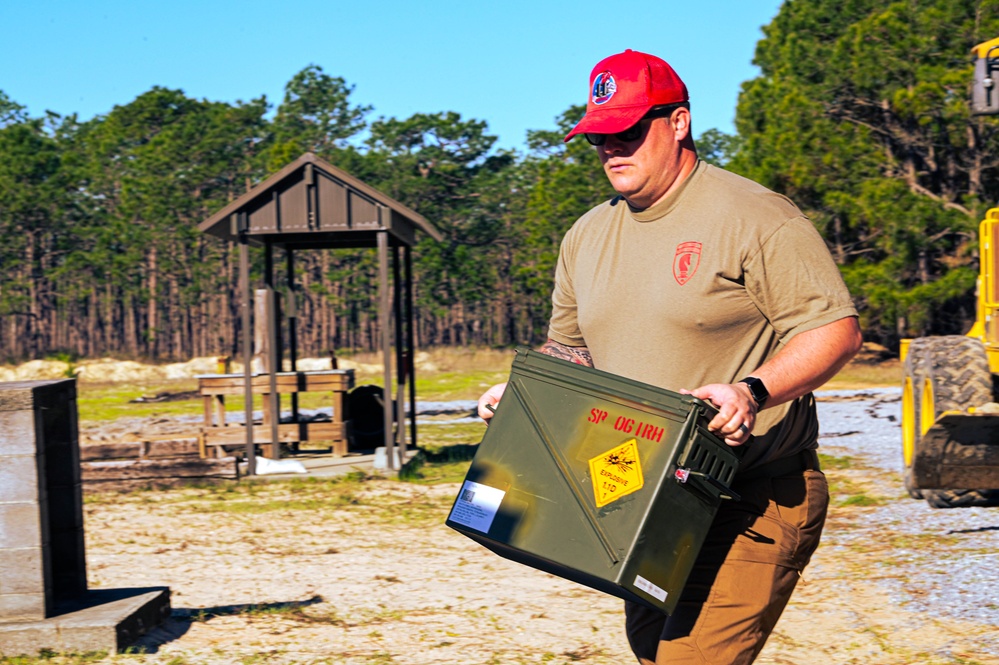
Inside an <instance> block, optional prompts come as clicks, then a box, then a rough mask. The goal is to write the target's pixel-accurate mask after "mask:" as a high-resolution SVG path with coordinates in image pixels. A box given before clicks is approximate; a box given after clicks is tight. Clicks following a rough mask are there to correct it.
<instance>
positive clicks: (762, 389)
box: [742, 376, 770, 406]
mask: <svg viewBox="0 0 999 665" xmlns="http://www.w3.org/2000/svg"><path fill="white" fill-rule="evenodd" d="M742 383H745V384H746V385H747V386H749V392H750V393H751V394H752V395H753V399H754V400H756V404H757V405H758V406H763V403H764V402H765V401H767V398H768V397H770V393H769V392H767V388H766V386H764V385H763V381H761V380H760V379H757V378H756V377H755V376H750V377H746V378H745V379H743V380H742Z"/></svg>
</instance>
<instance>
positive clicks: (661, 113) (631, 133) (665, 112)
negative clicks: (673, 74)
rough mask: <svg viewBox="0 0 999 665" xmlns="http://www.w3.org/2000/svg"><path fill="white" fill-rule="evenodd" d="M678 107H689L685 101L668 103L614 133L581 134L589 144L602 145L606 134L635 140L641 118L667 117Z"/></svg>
mask: <svg viewBox="0 0 999 665" xmlns="http://www.w3.org/2000/svg"><path fill="white" fill-rule="evenodd" d="M678 108H685V109H688V108H690V105H689V104H688V103H687V102H680V103H679V104H669V105H668V106H657V107H656V108H654V109H651V110H649V112H648V113H646V114H645V115H643V116H642V118H641V120H639V121H638V122H636V123H635V124H634V125H632V126H631V127H629V128H628V129H626V130H624V131H623V132H617V133H616V134H593V133H589V132H587V133H584V134H583V136H585V137H586V141H587V142H588V143H589V144H590V145H603V144H604V143H605V142H606V141H607V137H608V136H613V137H614V138H615V139H616V140H618V141H621V142H623V143H631V142H632V141H636V140H638V139H639V138H641V136H642V132H643V131H644V130H643V129H642V120H648V119H650V118H668V117H670V116H671V115H673V111H675V110H677V109H678Z"/></svg>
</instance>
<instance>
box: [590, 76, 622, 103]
mask: <svg viewBox="0 0 999 665" xmlns="http://www.w3.org/2000/svg"><path fill="white" fill-rule="evenodd" d="M615 92H617V81H615V80H614V75H613V74H611V73H610V72H600V73H599V74H597V76H596V78H594V79H593V93H592V95H591V97H590V98H591V99H592V100H593V103H594V104H597V105H598V106H599V105H600V104H606V103H607V102H609V101H610V98H611V97H613V96H614V93H615Z"/></svg>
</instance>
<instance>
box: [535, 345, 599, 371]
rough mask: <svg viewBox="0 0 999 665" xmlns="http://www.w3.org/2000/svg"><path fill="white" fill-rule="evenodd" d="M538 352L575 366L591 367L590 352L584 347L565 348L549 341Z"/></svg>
mask: <svg viewBox="0 0 999 665" xmlns="http://www.w3.org/2000/svg"><path fill="white" fill-rule="evenodd" d="M538 351H540V352H541V353H544V354H545V355H549V356H552V357H553V358H561V359H562V360H568V361H569V362H571V363H576V364H577V365H585V366H586V367H593V356H591V355H590V350H589V349H588V348H586V347H585V346H566V345H565V344H559V343H558V342H556V341H555V340H551V339H550V340H548V341H547V342H545V343H544V346H542V347H541V348H540V349H538Z"/></svg>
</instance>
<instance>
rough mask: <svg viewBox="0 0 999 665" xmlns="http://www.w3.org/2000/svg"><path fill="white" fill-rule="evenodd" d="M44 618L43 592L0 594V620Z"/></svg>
mask: <svg viewBox="0 0 999 665" xmlns="http://www.w3.org/2000/svg"><path fill="white" fill-rule="evenodd" d="M44 618H45V594H43V593H41V592H40V591H39V592H38V593H5V594H0V622H15V621H39V620H41V619H44ZM0 625H3V624H2V623H0ZM0 653H4V649H3V642H0Z"/></svg>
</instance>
